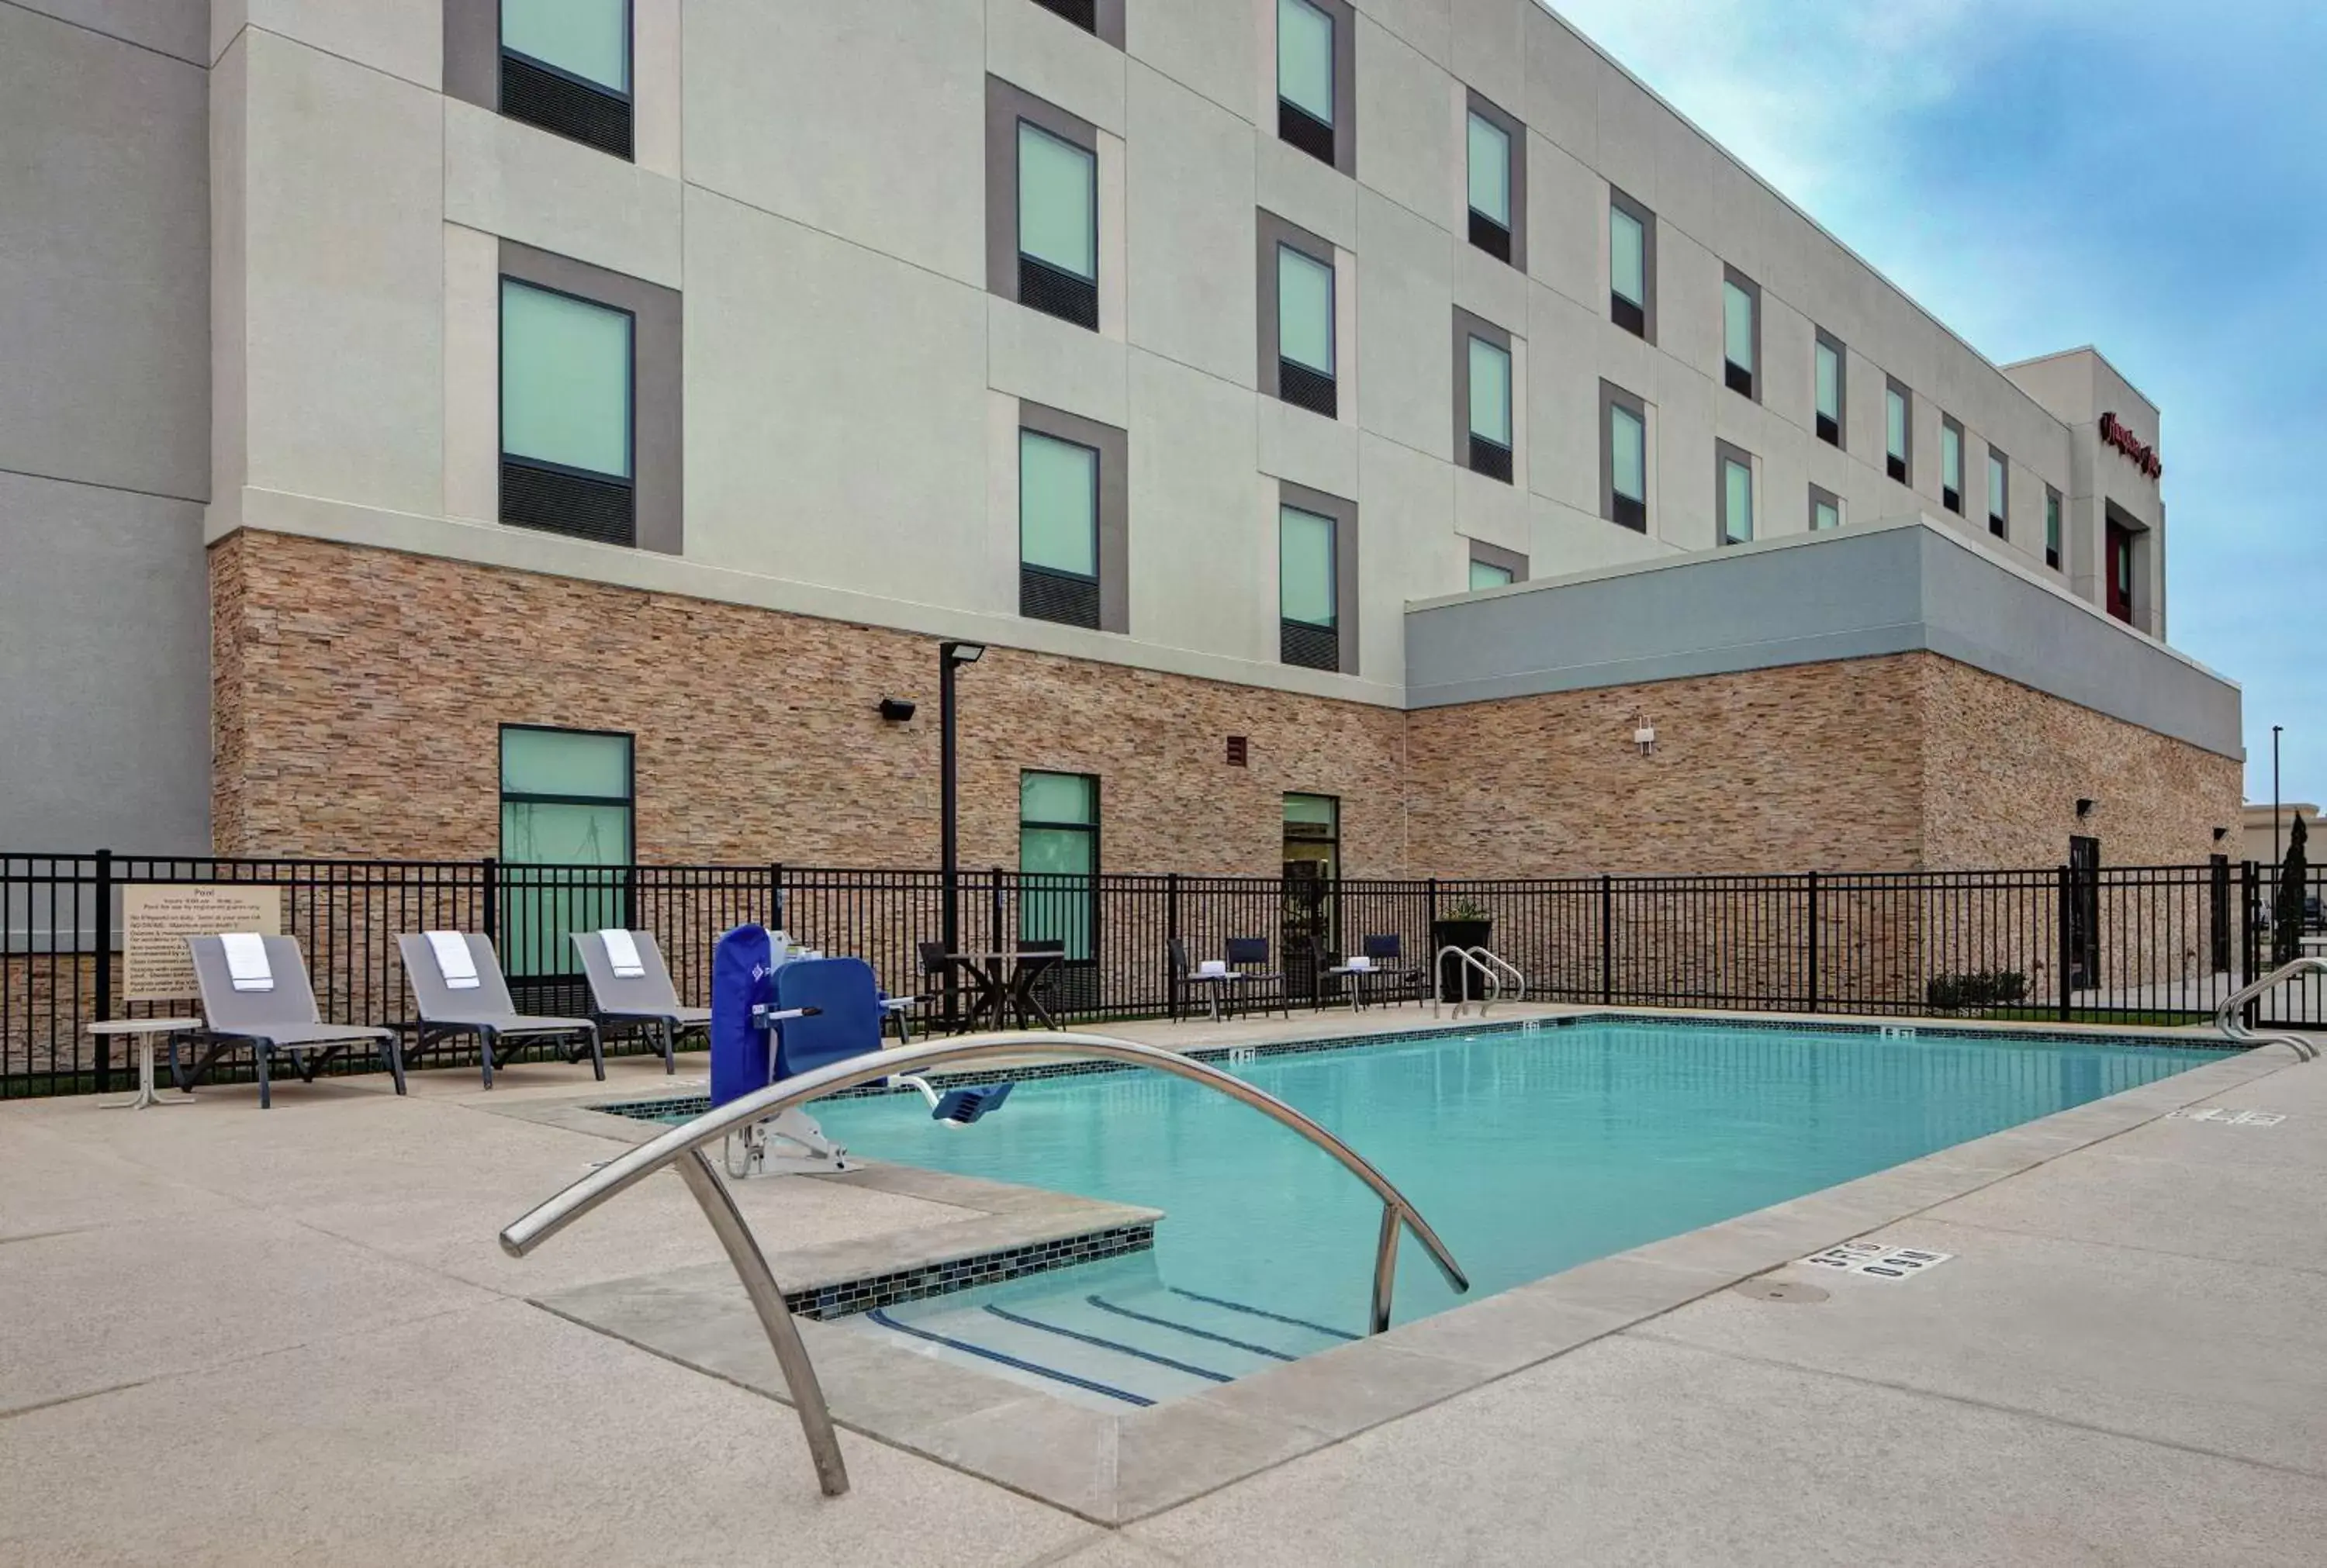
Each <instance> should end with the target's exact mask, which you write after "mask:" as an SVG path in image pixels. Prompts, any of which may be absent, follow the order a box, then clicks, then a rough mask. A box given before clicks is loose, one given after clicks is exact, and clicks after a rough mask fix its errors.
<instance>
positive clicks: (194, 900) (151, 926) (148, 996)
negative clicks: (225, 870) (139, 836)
mask: <svg viewBox="0 0 2327 1568" xmlns="http://www.w3.org/2000/svg"><path fill="white" fill-rule="evenodd" d="M223 931H257V932H258V933H259V934H260V935H261V936H266V937H279V936H281V935H282V934H283V890H282V889H281V888H265V887H248V886H237V885H234V884H232V883H222V882H131V883H129V884H128V885H126V886H125V887H124V888H123V889H122V890H121V975H122V994H121V999H122V1000H123V1001H124V1002H182V1001H184V1000H185V999H187V998H189V997H191V996H193V995H195V994H197V987H196V986H195V985H194V960H193V956H192V954H191V953H189V952H188V951H187V950H186V938H188V937H215V936H217V935H219V934H220V932H223Z"/></svg>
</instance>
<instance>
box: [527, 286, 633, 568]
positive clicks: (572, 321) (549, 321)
mask: <svg viewBox="0 0 2327 1568" xmlns="http://www.w3.org/2000/svg"><path fill="white" fill-rule="evenodd" d="M635 325H636V322H634V320H633V318H632V317H631V313H630V312H628V311H625V310H621V309H618V308H616V307H614V306H612V305H603V304H599V303H596V302H594V301H592V300H585V299H581V298H578V297H577V296H575V295H573V294H561V293H559V292H557V291H556V290H555V289H548V288H542V287H539V286H537V285H533V284H529V283H525V282H522V281H520V280H519V279H517V278H513V277H506V276H505V277H503V278H502V279H501V505H500V517H501V521H503V522H505V523H513V524H515V525H517V526H518V527H528V528H546V529H548V530H550V531H551V532H554V533H562V534H573V535H576V536H578V537H582V538H586V539H595V540H597V541H599V542H600V543H602V544H608V545H628V544H631V543H633V542H635V539H636V535H637V526H638V494H637V487H636V486H635V484H634V483H633V482H632V477H633V476H632V469H633V463H632V458H633V456H634V451H633V443H632V440H631V407H632V399H631V367H632V364H633V358H634V344H633V342H632V336H633V329H634V327H635Z"/></svg>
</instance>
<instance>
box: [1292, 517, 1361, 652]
mask: <svg viewBox="0 0 2327 1568" xmlns="http://www.w3.org/2000/svg"><path fill="white" fill-rule="evenodd" d="M1275 499H1276V507H1275V509H1274V510H1273V511H1272V512H1271V514H1270V518H1271V521H1272V523H1273V525H1274V526H1275V527H1276V528H1278V529H1280V530H1281V529H1282V528H1283V527H1284V526H1285V524H1284V513H1285V509H1286V508H1288V507H1289V508H1291V509H1294V511H1301V512H1307V513H1309V514H1310V515H1312V516H1313V517H1321V518H1327V519H1328V520H1330V521H1331V522H1332V525H1333V636H1334V638H1335V639H1336V647H1335V649H1334V656H1335V667H1334V670H1333V671H1332V672H1329V673H1339V674H1341V675H1356V674H1357V673H1358V539H1359V534H1358V503H1357V502H1355V501H1353V500H1349V499H1344V498H1342V497H1341V496H1337V495H1332V494H1329V493H1328V492H1326V491H1324V490H1311V489H1310V488H1309V487H1308V486H1306V485H1299V484H1294V482H1293V481H1291V480H1282V479H1281V480H1279V481H1276V498H1275ZM1278 548H1279V552H1280V554H1279V556H1278V558H1279V559H1280V560H1281V559H1282V558H1283V557H1282V554H1281V552H1282V549H1283V546H1282V544H1281V542H1280V544H1279V546H1278ZM1276 592H1277V611H1276V621H1277V637H1278V649H1277V651H1278V656H1279V659H1278V661H1279V662H1280V663H1284V664H1295V663H1296V662H1297V661H1295V660H1292V659H1287V658H1284V657H1283V654H1284V652H1285V637H1286V633H1285V628H1286V627H1288V626H1294V625H1302V626H1306V625H1307V624H1308V623H1307V622H1305V621H1302V622H1294V621H1286V620H1285V584H1284V580H1283V577H1282V575H1281V574H1280V576H1279V578H1278V581H1277V587H1276ZM1317 630H1322V628H1319V629H1317ZM1301 667H1304V668H1311V669H1318V668H1322V666H1319V665H1304V666H1301Z"/></svg>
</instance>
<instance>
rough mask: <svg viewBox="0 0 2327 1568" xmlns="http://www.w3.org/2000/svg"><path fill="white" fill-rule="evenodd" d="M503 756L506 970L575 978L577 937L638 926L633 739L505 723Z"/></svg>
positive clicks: (502, 953) (502, 931) (503, 949)
mask: <svg viewBox="0 0 2327 1568" xmlns="http://www.w3.org/2000/svg"><path fill="white" fill-rule="evenodd" d="M500 751H501V754H500V779H501V789H500V801H501V845H500V858H501V862H502V864H503V865H504V867H506V868H509V869H508V870H507V871H506V872H505V873H504V875H503V877H502V879H501V908H500V957H501V966H502V968H503V969H504V971H506V972H507V974H508V975H509V976H510V977H511V978H512V979H517V978H535V977H539V976H544V975H569V974H571V973H573V971H574V967H575V960H574V954H573V947H574V944H573V943H572V942H571V941H570V940H569V939H568V938H570V937H571V935H572V934H573V933H574V932H575V931H595V930H601V929H605V928H606V927H609V926H627V925H628V924H629V923H630V912H629V903H628V901H627V897H626V890H627V887H628V879H627V877H626V876H625V874H624V868H627V867H628V866H629V865H631V863H632V861H633V860H634V859H635V858H636V856H635V854H633V845H632V843H631V826H632V819H633V815H634V811H635V807H636V804H637V802H636V798H635V796H634V793H633V778H634V774H633V770H632V767H631V737H630V736H628V735H623V734H612V733H603V732H599V731H593V730H550V729H539V728H536V727H534V726H532V725H529V724H504V725H502V726H501V732H500ZM528 866H555V867H556V868H558V869H557V870H556V872H555V873H544V872H527V871H524V870H522V869H519V868H522V867H528Z"/></svg>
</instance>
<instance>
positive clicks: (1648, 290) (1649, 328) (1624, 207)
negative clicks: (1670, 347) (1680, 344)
mask: <svg viewBox="0 0 2327 1568" xmlns="http://www.w3.org/2000/svg"><path fill="white" fill-rule="evenodd" d="M1608 210H1609V212H1610V214H1611V215H1613V214H1615V213H1617V212H1621V213H1623V214H1624V215H1625V216H1627V217H1629V218H1631V219H1632V220H1633V221H1634V222H1636V223H1638V224H1639V225H1640V293H1641V294H1645V295H1646V296H1648V297H1647V298H1645V299H1642V300H1640V301H1639V302H1638V303H1634V302H1631V301H1629V300H1626V299H1625V298H1623V296H1622V295H1621V294H1618V293H1617V292H1616V238H1615V223H1614V219H1613V216H1611V218H1610V220H1609V231H1608V243H1607V244H1606V245H1605V246H1603V247H1602V249H1603V251H1604V253H1605V254H1604V255H1603V257H1602V261H1603V264H1604V265H1605V266H1607V268H1608V319H1609V320H1611V321H1612V322H1615V323H1616V324H1617V325H1618V326H1620V327H1621V328H1623V329H1624V330H1625V331H1628V332H1631V334H1632V335H1633V336H1634V337H1637V338H1639V339H1640V341H1642V342H1644V343H1653V342H1655V341H1657V215H1656V214H1655V213H1654V212H1653V211H1651V210H1649V208H1648V207H1647V206H1646V205H1644V204H1643V203H1641V202H1640V201H1635V200H1634V199H1633V198H1632V197H1631V195H1630V194H1628V193H1627V192H1626V191H1623V190H1622V189H1621V188H1620V187H1618V186H1615V185H1610V186H1609V187H1608ZM1633 313H1637V314H1638V315H1639V317H1640V321H1639V322H1638V323H1637V324H1635V323H1634V322H1632V321H1631V320H1630V319H1629V318H1630V316H1631V314H1633Z"/></svg>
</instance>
